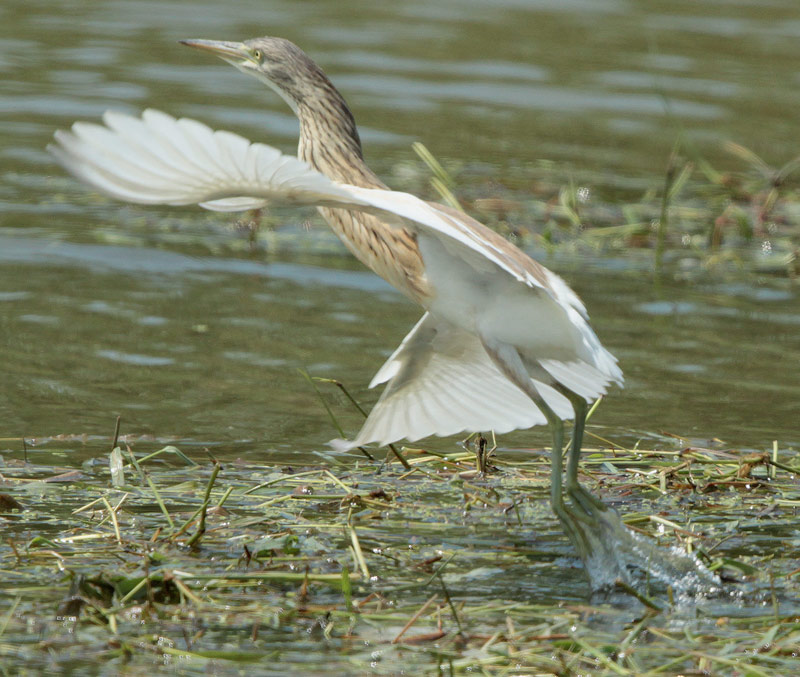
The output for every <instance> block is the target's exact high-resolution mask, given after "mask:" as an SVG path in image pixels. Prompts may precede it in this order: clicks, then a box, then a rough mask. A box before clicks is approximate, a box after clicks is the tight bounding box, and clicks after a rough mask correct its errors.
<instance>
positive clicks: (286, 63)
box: [48, 37, 623, 563]
mask: <svg viewBox="0 0 800 677" xmlns="http://www.w3.org/2000/svg"><path fill="white" fill-rule="evenodd" d="M181 43H182V44H184V45H186V46H189V47H192V48H195V49H198V50H202V51H204V52H208V53H210V54H213V55H215V56H217V57H220V58H222V59H223V60H224V61H226V62H227V63H229V64H231V65H233V66H234V67H235V68H237V69H238V70H240V71H242V72H244V73H246V74H248V75H251V76H254V77H255V78H256V79H258V80H259V81H260V82H262V83H264V84H265V85H267V86H268V87H270V88H271V89H272V90H274V91H275V92H277V94H278V95H279V96H280V97H281V98H283V99H284V101H285V102H286V103H287V104H288V105H289V107H290V108H291V109H292V110H293V111H294V113H295V114H296V115H297V117H298V119H299V121H300V133H299V144H298V153H297V157H296V158H294V157H291V156H287V155H284V154H282V153H281V152H280V151H278V150H276V149H275V148H272V147H271V146H268V145H266V144H263V143H253V142H250V141H248V140H247V139H245V138H243V137H241V136H239V135H236V134H234V133H231V132H227V131H213V130H212V129H211V128H209V127H207V126H206V125H204V124H203V123H201V122H198V121H196V120H192V119H189V118H181V119H176V118H174V117H172V116H171V115H169V114H167V113H164V112H161V111H157V110H154V109H147V110H145V111H144V112H143V113H142V115H141V116H140V117H134V116H130V115H125V114H122V113H119V112H113V111H108V112H106V114H105V115H104V116H103V122H104V124H103V125H99V124H94V123H85V122H76V123H75V124H74V125H73V126H72V127H71V129H70V130H68V131H65V130H58V131H57V132H56V133H55V139H54V143H52V144H51V145H49V146H48V149H49V150H50V152H51V153H52V154H53V155H54V156H55V158H56V159H57V160H58V161H59V162H60V163H61V164H62V165H63V166H64V167H65V168H66V169H67V170H68V171H70V172H71V173H72V174H74V175H75V176H76V177H77V178H79V179H82V180H83V181H85V182H86V183H88V184H90V185H91V186H93V187H94V188H96V189H98V190H100V191H101V192H104V193H106V194H108V195H110V196H112V197H114V198H118V199H120V200H124V201H128V202H135V203H143V204H165V205H189V204H199V205H200V206H201V207H204V208H206V209H210V210H217V211H244V210H249V209H258V208H262V207H265V206H267V205H268V204H269V203H270V202H283V203H289V204H304V205H314V206H316V207H317V208H318V210H319V212H320V213H321V215H322V217H323V218H324V219H325V221H327V223H328V224H329V226H330V227H331V228H332V229H333V231H334V232H335V233H336V234H337V235H338V236H339V238H340V239H341V240H342V241H343V242H344V244H345V246H346V247H347V248H348V249H349V250H350V252H352V253H353V255H355V257H356V258H357V259H359V260H360V261H361V262H362V263H363V264H364V265H366V266H367V267H368V268H370V269H371V270H373V271H374V272H375V273H377V274H378V275H380V276H381V277H383V278H384V279H385V280H387V281H388V282H389V283H391V284H392V285H393V286H394V287H396V288H397V289H398V290H399V291H400V292H401V293H402V294H404V295H405V296H406V297H408V298H409V299H411V300H412V301H413V302H415V303H417V304H418V305H420V306H421V307H422V308H423V310H424V314H423V315H422V317H421V319H420V320H419V321H418V322H417V324H416V325H415V326H414V327H413V328H412V329H411V331H410V332H409V333H408V335H407V336H406V337H405V338H404V339H403V341H402V342H401V344H400V346H399V347H398V348H397V349H396V350H395V351H394V352H393V353H392V354H391V356H390V357H389V358H388V360H386V362H385V363H384V364H383V366H382V367H381V368H380V369H379V370H378V372H377V373H376V374H375V376H374V378H373V379H372V381H371V383H370V387H371V388H372V387H375V386H377V385H380V384H386V385H385V387H384V390H383V392H382V394H381V396H380V398H379V399H378V401H377V403H376V404H375V406H374V407H373V409H372V410H371V412H370V413H369V415H368V417H367V419H366V421H365V423H364V425H363V427H362V428H361V429H360V431H359V432H358V433H357V434H356V435H355V436H354V437H353V439H350V440H334V441H333V442H332V444H333V446H334V447H335V448H337V449H340V450H348V449H352V448H355V447H358V446H363V445H368V444H372V443H377V444H380V445H385V444H389V443H392V442H396V441H399V440H402V439H406V440H408V441H412V442H413V441H415V440H419V439H422V438H425V437H429V436H433V435H436V436H446V435H453V434H456V433H462V432H472V431H478V430H492V431H493V432H495V433H498V434H499V433H505V432H509V431H511V430H515V429H527V428H531V427H533V426H537V425H547V426H548V427H549V429H550V432H551V435H552V452H551V482H550V503H551V506H552V509H553V511H554V513H555V515H556V517H557V518H558V520H559V521H560V523H561V525H562V527H563V529H564V531H565V532H566V534H567V536H568V537H569V539H570V540H571V541H572V543H573V544H574V546H575V548H576V549H577V550H578V554H579V555H580V556H581V558H582V559H583V560H584V563H587V562H590V561H591V560H592V559H593V558H594V559H604V558H605V559H608V557H606V555H607V554H608V552H607V550H604V549H606V548H607V546H606V545H605V541H606V540H608V539H605V538H604V537H603V533H604V532H608V533H611V531H615V530H617V529H616V526H613V527H609V526H608V525H609V524H611V523H613V524H614V525H616V524H617V522H615V521H614V519H613V518H612V517H611V514H612V513H613V512H614V511H613V510H612V509H610V508H608V507H607V506H606V505H605V504H604V503H603V502H602V501H601V500H600V499H599V498H598V497H596V496H594V495H593V494H592V493H591V492H590V491H589V490H588V489H586V488H585V487H584V486H583V485H582V484H581V483H580V482H579V478H578V470H579V459H580V453H581V447H582V441H583V434H584V424H585V420H586V413H587V409H588V406H589V403H591V402H593V401H594V400H596V399H597V398H599V397H601V396H602V395H603V394H605V393H606V392H607V390H608V388H609V387H610V386H612V385H614V384H616V385H619V386H622V385H623V376H622V371H621V369H620V367H619V365H618V362H617V359H616V358H615V357H614V356H613V355H612V354H611V353H610V352H609V351H608V350H607V349H606V348H604V347H603V345H602V344H601V342H600V340H599V339H598V337H597V335H596V334H595V332H594V331H593V330H592V328H591V327H590V325H589V319H588V314H587V312H586V309H585V307H584V305H583V303H582V302H581V300H580V299H579V298H578V296H577V295H576V294H575V292H573V291H572V290H571V289H570V287H569V286H568V285H567V283H566V282H565V281H564V280H563V279H562V278H561V277H559V276H558V275H556V274H555V273H553V272H552V271H550V270H548V269H547V268H546V267H545V266H543V265H542V264H540V263H538V262H537V261H535V260H533V259H532V258H531V257H530V256H528V255H527V254H526V253H524V252H523V251H522V250H521V249H519V248H518V247H516V246H515V245H514V244H512V243H511V242H509V241H507V240H506V239H505V238H503V237H502V236H500V235H499V234H497V233H496V232H495V231H493V230H491V229H489V228H488V227H486V226H484V225H482V224H481V223H479V222H478V221H476V220H475V219H473V218H471V217H470V216H468V215H467V214H466V213H464V212H462V211H460V210H458V209H455V208H452V207H450V206H446V205H443V204H438V203H435V202H429V201H425V200H422V199H420V198H418V197H415V196H413V195H411V194H408V193H404V192H400V191H393V190H391V189H390V188H389V187H388V186H387V185H386V184H384V183H383V182H382V181H381V180H380V179H379V178H378V177H377V176H376V175H375V174H374V173H373V172H372V170H371V169H370V168H369V167H368V166H367V164H366V162H365V160H364V156H363V153H362V145H361V140H360V138H359V133H358V129H357V127H356V123H355V118H354V116H353V113H352V112H351V109H350V107H349V106H348V105H347V103H346V102H345V99H344V97H343V96H342V95H341V94H340V92H339V91H338V90H337V89H336V88H335V87H334V85H333V83H332V82H331V80H330V79H329V78H328V77H327V75H325V73H324V72H323V70H322V69H321V68H320V67H319V66H318V65H317V64H316V63H315V62H314V61H313V60H312V59H311V58H310V57H309V56H308V55H307V54H306V53H305V52H304V51H302V50H301V49H300V48H299V47H298V46H297V45H295V44H294V43H292V42H290V41H289V40H286V39H284V38H280V37H261V38H254V39H250V40H245V41H244V42H228V41H218V40H200V39H192V40H182V41H181ZM570 419H572V420H573V422H574V423H573V430H572V437H571V442H570V443H569V448H568V449H567V450H566V459H567V461H566V468H564V464H563V456H564V428H565V426H564V421H565V420H570Z"/></svg>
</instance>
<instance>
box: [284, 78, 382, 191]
mask: <svg viewBox="0 0 800 677" xmlns="http://www.w3.org/2000/svg"><path fill="white" fill-rule="evenodd" d="M297 116H298V117H299V118H300V143H299V145H298V149H297V156H298V157H299V158H300V159H301V160H305V161H306V162H308V163H309V164H310V165H311V166H312V167H314V169H316V170H317V171H319V172H322V173H323V174H325V176H327V177H328V178H330V179H333V180H334V181H339V182H341V183H348V184H351V185H354V186H361V187H364V188H385V187H386V185H385V184H384V183H383V182H382V181H381V180H380V179H379V178H378V177H377V176H375V174H373V173H372V170H371V169H370V168H369V167H367V164H366V163H365V162H364V156H363V155H362V153H361V139H360V138H359V136H358V129H357V128H356V122H355V119H354V118H353V114H352V113H351V112H350V109H349V108H348V107H347V104H346V103H345V100H344V99H343V98H342V96H341V95H340V94H339V92H338V91H336V89H335V88H334V87H333V85H330V90H329V91H328V92H326V95H325V96H321V97H317V98H315V100H314V101H312V102H311V103H305V102H304V103H301V104H300V105H299V106H298V110H297Z"/></svg>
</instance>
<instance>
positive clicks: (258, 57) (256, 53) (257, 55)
mask: <svg viewBox="0 0 800 677" xmlns="http://www.w3.org/2000/svg"><path fill="white" fill-rule="evenodd" d="M253 56H254V57H255V58H256V60H257V61H261V57H262V56H263V54H262V53H261V50H260V49H254V50H253Z"/></svg>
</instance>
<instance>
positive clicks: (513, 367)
mask: <svg viewBox="0 0 800 677" xmlns="http://www.w3.org/2000/svg"><path fill="white" fill-rule="evenodd" d="M483 347H484V348H485V349H486V352H487V354H488V355H489V357H490V358H491V359H492V361H493V362H494V363H495V364H496V365H497V367H498V368H499V369H500V370H501V371H502V372H503V374H505V375H506V376H507V377H508V378H509V379H510V380H511V382H512V383H514V384H516V385H517V386H518V387H519V388H520V389H521V390H522V391H523V392H524V393H525V394H526V395H527V396H528V397H530V398H531V400H533V402H534V404H535V405H536V406H537V407H539V410H540V411H541V412H542V413H543V414H544V416H545V418H546V419H547V423H548V425H549V427H550V431H551V433H552V435H553V450H552V452H551V455H550V505H551V507H552V508H553V512H554V513H555V514H556V517H558V520H559V522H561V526H562V528H563V529H564V531H565V533H566V534H567V536H568V537H569V539H570V541H572V544H573V545H574V546H575V548H576V549H577V550H578V553H579V554H580V556H581V558H582V559H584V560H586V559H587V558H588V557H589V556H590V554H591V551H592V548H591V546H590V543H589V540H588V539H587V537H586V536H585V535H584V533H583V527H582V526H581V524H580V521H579V519H578V517H577V516H576V515H574V514H573V513H574V511H569V510H568V509H567V506H566V505H565V503H564V496H563V492H562V482H561V475H562V472H563V463H564V459H563V453H564V422H563V421H562V420H561V418H560V417H559V416H558V414H556V413H555V412H554V411H553V410H552V409H551V408H550V405H549V404H547V402H545V400H544V398H543V397H542V396H541V395H540V394H539V391H538V390H537V389H536V386H535V385H534V383H533V380H532V379H531V377H530V374H529V372H528V369H527V368H526V367H525V364H524V363H523V361H522V358H521V357H520V355H519V353H518V352H517V350H516V348H514V347H513V346H510V345H508V344H502V343H493V342H489V341H487V340H485V339H483ZM565 394H566V393H565Z"/></svg>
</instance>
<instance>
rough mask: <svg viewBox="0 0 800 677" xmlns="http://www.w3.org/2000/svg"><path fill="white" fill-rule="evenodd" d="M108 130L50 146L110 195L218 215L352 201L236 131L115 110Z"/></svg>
mask: <svg viewBox="0 0 800 677" xmlns="http://www.w3.org/2000/svg"><path fill="white" fill-rule="evenodd" d="M103 121H104V122H105V123H106V126H105V127H104V126H102V125H96V124H92V123H87V122H76V123H75V124H74V125H72V129H71V131H63V130H59V131H57V132H56V133H55V140H56V142H57V143H55V144H50V145H49V146H48V147H47V149H48V150H49V151H50V152H51V153H52V154H53V155H54V156H55V157H56V159H57V160H58V161H59V162H60V163H61V164H62V165H63V166H64V167H65V168H66V169H68V170H69V171H70V172H71V173H72V174H74V175H75V176H76V177H78V178H79V179H81V180H82V181H85V182H86V183H88V184H90V185H92V186H94V187H95V188H97V189H98V190H100V191H101V192H103V193H106V194H107V195H110V196H111V197H114V198H117V199H119V200H124V201H126V202H137V203H140V204H165V205H187V204H199V205H200V206H201V207H205V208H206V209H212V210H218V211H243V210H247V209H254V208H257V207H263V206H264V205H265V204H267V201H268V200H269V199H270V198H275V199H277V200H281V201H287V202H297V203H304V204H314V205H316V204H320V203H325V202H326V201H328V200H332V201H333V202H334V203H336V204H339V203H340V202H347V201H348V200H350V199H352V198H351V196H350V195H349V193H348V192H347V191H345V190H342V189H340V188H338V187H337V186H336V185H335V184H334V183H333V182H332V181H330V180H329V179H327V178H326V177H324V176H323V175H322V174H320V173H319V172H316V171H315V170H313V169H312V168H311V167H310V166H309V165H308V164H307V163H305V162H302V161H300V160H298V159H297V158H293V157H290V156H288V155H283V154H282V153H281V152H280V151H279V150H277V149H275V148H272V147H271V146H267V145H265V144H262V143H250V142H249V141H248V140H247V139H245V138H244V137H241V136H239V135H237V134H233V133H232V132H225V131H216V132H215V131H213V130H212V129H210V128H209V127H207V126H206V125H204V124H202V123H200V122H197V121H196V120H190V119H188V118H182V119H180V120H176V119H175V118H173V117H172V116H170V115H167V114H166V113H162V112H161V111H157V110H152V109H148V110H146V111H144V113H143V114H142V117H141V118H135V117H131V116H130V115H124V114H122V113H115V112H113V111H109V112H107V113H106V114H105V115H104V116H103Z"/></svg>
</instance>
